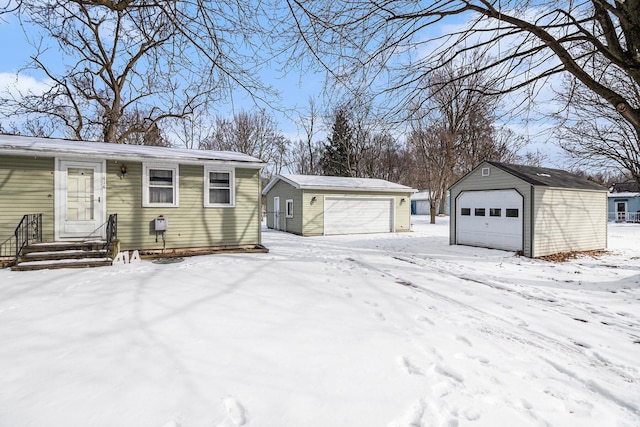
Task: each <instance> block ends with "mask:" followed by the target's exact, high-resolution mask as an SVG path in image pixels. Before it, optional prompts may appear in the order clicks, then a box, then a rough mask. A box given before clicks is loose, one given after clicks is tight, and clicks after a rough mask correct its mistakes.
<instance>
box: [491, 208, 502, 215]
mask: <svg viewBox="0 0 640 427" xmlns="http://www.w3.org/2000/svg"><path fill="white" fill-rule="evenodd" d="M489 216H502V209H500V208H491V209H489Z"/></svg>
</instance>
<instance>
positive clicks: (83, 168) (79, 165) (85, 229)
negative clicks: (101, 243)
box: [55, 160, 106, 239]
mask: <svg viewBox="0 0 640 427" xmlns="http://www.w3.org/2000/svg"><path fill="white" fill-rule="evenodd" d="M56 174H57V179H56V199H55V200H56V238H59V239H76V238H86V237H101V238H103V237H104V234H105V230H104V228H105V227H104V222H105V221H106V220H105V216H106V210H105V208H106V200H105V197H106V188H105V185H104V183H105V176H104V163H103V162H84V161H76V160H59V161H58V167H57V170H56Z"/></svg>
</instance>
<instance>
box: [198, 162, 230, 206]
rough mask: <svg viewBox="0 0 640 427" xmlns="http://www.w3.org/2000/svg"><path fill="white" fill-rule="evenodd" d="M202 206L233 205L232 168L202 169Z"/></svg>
mask: <svg viewBox="0 0 640 427" xmlns="http://www.w3.org/2000/svg"><path fill="white" fill-rule="evenodd" d="M204 206H205V207H232V206H235V173H234V171H233V170H224V169H219V168H205V169H204Z"/></svg>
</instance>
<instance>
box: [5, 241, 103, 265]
mask: <svg viewBox="0 0 640 427" xmlns="http://www.w3.org/2000/svg"><path fill="white" fill-rule="evenodd" d="M105 244H106V242H105V241H100V240H86V241H81V242H45V243H35V244H32V245H29V246H27V247H25V248H24V249H23V250H22V253H21V255H20V258H19V260H18V264H16V265H14V266H12V267H11V270H14V271H29V270H44V269H58V268H85V267H102V266H108V265H111V263H112V260H111V258H109V257H108V256H107V251H106V250H105V249H104V246H105Z"/></svg>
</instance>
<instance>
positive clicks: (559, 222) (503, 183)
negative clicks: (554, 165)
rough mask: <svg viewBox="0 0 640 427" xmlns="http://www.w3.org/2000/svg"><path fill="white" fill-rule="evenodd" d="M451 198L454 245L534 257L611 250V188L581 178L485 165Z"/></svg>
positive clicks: (545, 170)
mask: <svg viewBox="0 0 640 427" xmlns="http://www.w3.org/2000/svg"><path fill="white" fill-rule="evenodd" d="M450 193H451V201H452V215H451V221H450V227H451V228H450V237H449V242H450V244H452V245H455V244H458V245H470V246H480V247H487V248H493V249H502V250H508V251H516V252H519V253H522V254H523V255H524V256H527V257H532V258H535V257H541V256H546V255H552V254H556V253H561V252H570V251H588V250H601V249H605V248H606V246H607V189H606V188H604V187H602V186H600V185H598V184H596V183H594V182H591V181H589V180H587V179H584V178H582V177H579V176H577V175H575V174H572V173H569V172H566V171H563V170H559V169H550V168H542V167H533V166H522V165H512V164H505V163H498V162H493V161H484V162H482V163H481V164H480V165H478V166H477V167H476V168H475V169H473V170H472V171H471V172H469V173H468V174H467V175H465V176H464V177H462V178H461V179H460V180H458V181H457V182H456V183H455V184H453V185H452V186H451V188H450Z"/></svg>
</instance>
